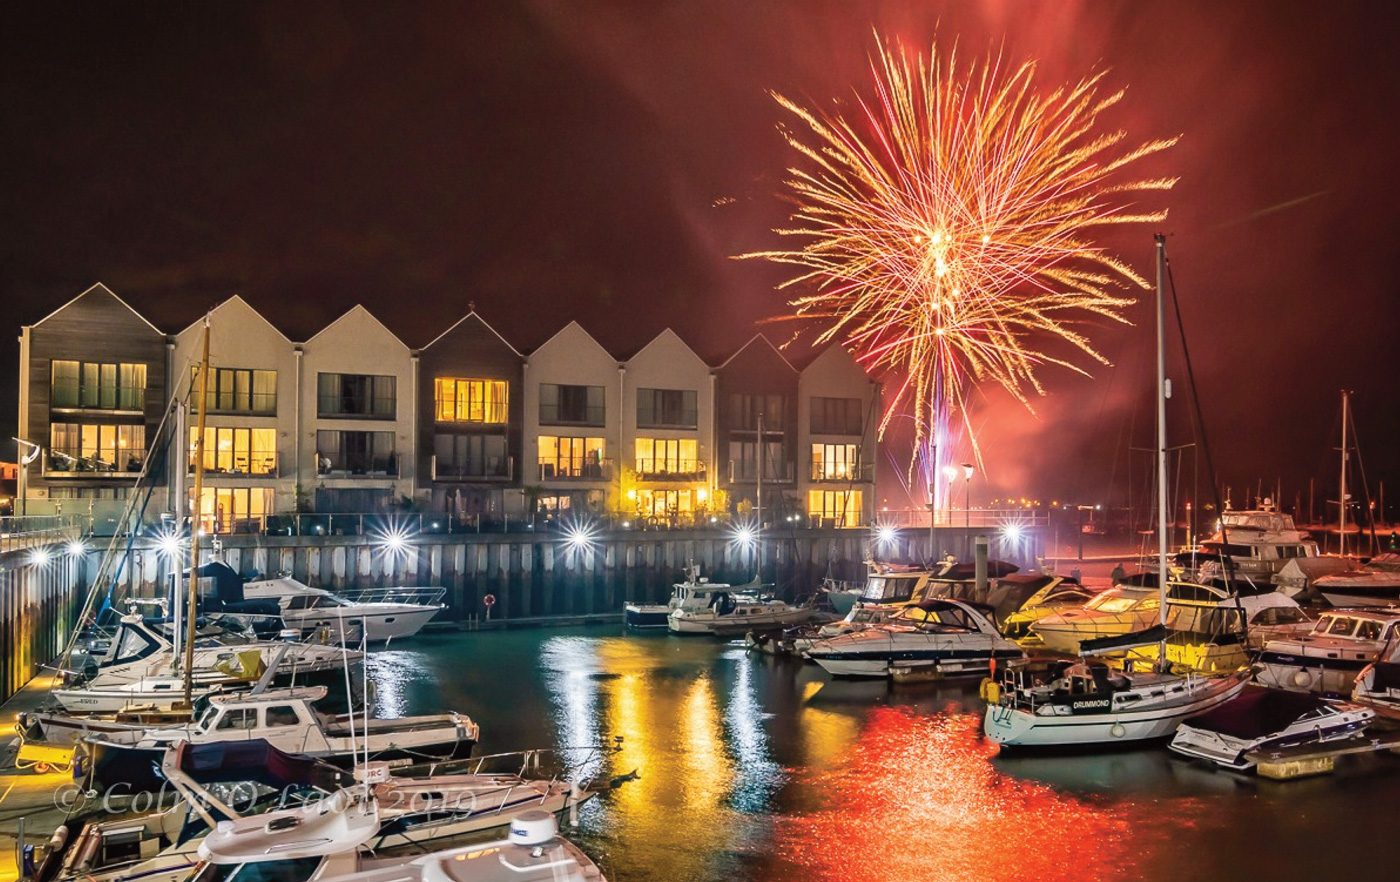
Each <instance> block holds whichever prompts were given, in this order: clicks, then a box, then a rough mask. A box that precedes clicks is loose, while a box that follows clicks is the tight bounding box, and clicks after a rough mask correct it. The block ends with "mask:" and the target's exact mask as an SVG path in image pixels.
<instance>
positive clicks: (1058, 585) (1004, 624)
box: [997, 576, 1097, 645]
mask: <svg viewBox="0 0 1400 882" xmlns="http://www.w3.org/2000/svg"><path fill="white" fill-rule="evenodd" d="M1021 578H1023V579H1026V580H1033V581H1031V582H1030V584H1031V585H1032V586H1036V590H1035V591H1034V592H1033V593H1031V594H1030V596H1029V597H1026V598H1025V599H1024V600H1023V601H1022V602H1021V604H1020V605H1019V606H1018V607H1016V608H1015V609H1014V610H1012V611H1011V612H1010V613H1008V614H1006V615H1002V616H997V621H999V622H1001V632H1002V633H1003V634H1005V635H1006V636H1007V637H1010V638H1011V639H1012V640H1016V641H1020V642H1021V643H1022V644H1023V645H1034V644H1039V643H1042V642H1043V641H1042V640H1041V638H1040V637H1039V635H1037V634H1034V633H1033V632H1032V631H1031V626H1032V625H1034V624H1036V623H1037V622H1039V621H1040V620H1042V619H1045V618H1048V617H1049V616H1054V615H1061V614H1063V613H1067V612H1071V611H1073V610H1077V609H1082V608H1083V607H1084V605H1085V604H1087V603H1088V602H1089V601H1091V600H1093V599H1094V596H1095V594H1096V593H1097V592H1095V591H1091V590H1090V589H1088V588H1085V587H1084V586H1083V585H1081V584H1079V583H1078V582H1076V581H1075V580H1073V579H1068V578H1062V577H1060V576H1023V577H1021ZM1003 581H1004V580H1003Z"/></svg>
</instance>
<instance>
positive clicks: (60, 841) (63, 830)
mask: <svg viewBox="0 0 1400 882" xmlns="http://www.w3.org/2000/svg"><path fill="white" fill-rule="evenodd" d="M67 844H68V828H67V827H66V826H64V825H62V824H60V825H59V827H58V829H57V830H55V831H53V835H52V836H50V837H49V844H48V846H47V847H46V851H47V852H48V853H49V854H56V853H58V852H60V851H62V850H63V846H65V845H67Z"/></svg>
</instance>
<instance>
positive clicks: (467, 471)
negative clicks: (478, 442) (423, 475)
mask: <svg viewBox="0 0 1400 882" xmlns="http://www.w3.org/2000/svg"><path fill="white" fill-rule="evenodd" d="M514 477H515V457H513V456H491V457H482V458H479V459H468V460H465V461H454V460H445V459H439V458H438V457H437V455H436V454H434V456H433V459H432V479H433V480H434V481H491V482H496V481H510V480H511V479H513V478H514Z"/></svg>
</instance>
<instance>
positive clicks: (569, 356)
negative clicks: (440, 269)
mask: <svg viewBox="0 0 1400 882" xmlns="http://www.w3.org/2000/svg"><path fill="white" fill-rule="evenodd" d="M208 327H209V363H210V369H209V373H208V376H207V383H208V388H207V390H206V392H205V398H204V405H205V406H204V414H205V427H204V436H203V438H204V463H203V465H204V467H203V480H204V489H203V495H202V497H201V499H200V500H199V503H198V510H199V511H200V512H201V515H202V518H203V520H204V521H205V522H206V523H209V524H212V525H213V526H214V528H215V529H216V530H218V531H220V532H230V531H242V530H258V529H261V528H263V527H265V526H267V518H268V517H269V516H272V515H283V514H289V513H292V512H296V511H314V512H317V513H341V512H376V511H385V510H391V509H397V508H401V507H411V508H416V509H418V510H422V511H429V512H441V513H445V514H448V515H451V516H453V517H454V518H456V519H458V520H459V521H460V522H467V523H482V524H486V523H490V522H491V521H494V520H503V519H505V518H508V517H509V518H514V517H516V516H519V515H521V514H524V513H527V512H535V513H538V514H545V515H554V516H560V517H562V516H565V515H574V514H582V513H592V514H604V513H606V514H610V515H613V516H615V517H619V518H620V519H623V520H628V521H632V520H635V521H637V522H640V523H666V524H684V523H692V522H696V521H699V520H703V519H704V518H706V517H708V516H709V515H711V514H717V513H726V512H735V511H740V512H751V511H753V510H754V509H756V508H759V507H760V506H761V508H762V511H763V513H764V520H765V521H768V522H770V523H771V522H774V521H776V520H779V519H792V520H802V521H805V522H808V523H814V524H827V525H836V526H854V525H858V524H868V523H869V522H870V519H871V517H872V515H873V507H874V500H875V493H874V486H875V469H874V464H875V461H876V458H875V455H874V451H875V447H876V435H875V426H876V423H877V414H878V413H879V388H878V385H877V384H876V383H874V382H872V381H871V380H870V378H869V377H868V376H866V374H865V372H864V371H863V370H862V369H861V368H860V366H859V365H858V364H857V363H856V362H855V360H854V359H853V358H852V357H851V355H850V354H849V353H847V352H846V351H845V350H843V349H842V348H841V347H839V346H831V347H828V348H826V349H825V350H822V351H821V352H818V353H815V354H809V355H810V361H808V362H807V363H806V364H805V365H803V366H802V367H801V368H800V369H799V367H798V366H796V365H794V364H793V362H792V361H791V360H789V358H787V357H786V356H785V355H784V354H783V353H782V352H780V351H779V350H778V349H777V348H776V347H775V346H774V345H773V344H772V342H771V341H769V340H768V339H767V338H766V337H764V336H763V335H761V334H760V335H757V336H755V337H753V338H752V339H751V340H749V341H748V342H747V343H746V344H745V345H744V346H743V347H741V348H740V349H739V351H738V352H735V353H734V354H733V355H732V356H730V357H729V358H727V359H725V360H724V361H723V362H722V363H720V364H718V365H713V366H712V365H710V364H708V363H707V362H706V361H705V360H704V359H702V358H701V357H700V356H699V355H697V354H696V352H695V351H694V350H693V349H692V348H691V347H690V346H688V345H687V344H686V342H685V341H684V340H682V339H681V337H680V336H679V335H677V334H676V333H675V332H674V331H671V330H665V331H663V332H661V333H660V334H658V335H657V336H656V337H655V338H654V339H652V340H650V341H649V342H647V343H646V345H644V346H643V347H642V348H641V349H640V350H639V351H637V352H636V353H635V354H633V355H631V356H630V357H627V358H623V359H620V358H618V356H617V355H616V354H615V353H610V352H609V351H607V350H606V349H605V348H604V347H603V346H602V345H600V344H599V343H598V341H597V340H596V339H594V338H593V337H592V336H591V335H590V334H589V333H588V332H587V331H586V330H585V329H584V328H583V327H582V326H581V325H580V324H578V323H577V322H573V321H571V322H569V323H567V324H566V325H565V326H564V327H563V328H561V329H560V330H559V331H557V332H556V333H555V334H554V335H553V336H552V337H550V338H549V339H548V340H546V341H545V342H544V343H543V344H541V345H539V346H538V347H536V348H535V349H533V350H532V351H529V352H522V351H521V350H520V349H519V348H517V347H516V346H515V345H513V344H512V343H511V342H509V341H507V340H506V339H505V338H504V337H502V336H501V335H500V334H499V333H497V332H496V330H495V329H494V328H492V327H491V326H490V325H489V324H488V323H487V322H486V321H485V320H484V319H483V318H482V317H481V316H480V315H478V314H477V312H476V310H475V308H474V307H473V308H472V309H471V311H470V312H469V313H468V314H467V315H466V316H464V317H463V318H462V319H461V320H459V321H458V322H456V323H455V324H453V325H452V326H451V327H450V328H448V329H447V330H445V331H443V332H442V333H441V334H440V335H438V336H437V337H436V338H434V339H433V340H432V341H431V342H429V343H428V344H427V345H426V346H424V347H423V348H422V349H418V350H413V349H410V348H409V346H408V345H407V344H405V343H404V341H402V340H401V339H399V338H398V337H397V336H396V335H395V334H394V333H393V332H392V331H390V330H389V328H387V327H386V326H385V325H384V324H383V323H381V322H380V321H379V320H378V319H376V318H375V317H374V316H373V315H372V314H371V313H370V312H369V311H368V310H367V309H365V308H364V307H362V306H356V307H354V308H353V309H351V310H349V311H348V312H346V313H345V314H344V315H342V316H341V317H339V318H338V319H336V320H335V321H334V322H332V323H331V324H330V325H328V326H326V327H325V328H323V329H322V330H321V331H320V332H318V333H317V334H315V335H314V336H312V337H311V338H310V339H308V340H306V341H305V342H303V343H296V342H294V341H292V340H290V339H289V338H288V337H287V336H286V335H284V334H283V333H282V332H281V331H279V330H278V329H277V328H276V327H274V326H273V325H272V324H271V323H270V322H268V321H267V320H266V319H265V318H264V317H263V316H262V315H261V314H259V313H258V312H257V310H255V309H253V308H252V307H251V306H250V305H249V304H248V303H247V302H246V301H244V300H243V299H242V298H240V297H233V298H230V299H229V300H227V301H225V302H223V303H222V304H220V305H219V306H218V307H216V308H215V309H214V310H212V311H211V312H210V313H209V315H208ZM204 329H205V320H204V319H200V320H198V321H195V322H193V323H191V324H190V325H189V326H187V327H185V328H184V329H183V330H181V331H179V332H178V333H175V334H171V335H167V334H165V333H164V332H162V331H160V330H159V329H157V328H155V327H154V326H153V325H152V324H151V323H150V322H148V321H147V320H146V319H144V318H143V317H141V316H140V315H139V314H138V313H136V312H135V311H134V310H133V309H132V308H131V307H130V306H128V305H127V304H126V303H125V302H123V301H122V300H121V299H120V298H118V297H117V296H116V295H115V294H113V293H112V292H111V291H109V290H108V289H107V288H105V287H103V286H101V285H95V286H93V287H92V288H91V289H89V290H88V291H85V292H84V293H83V294H81V295H79V296H78V297H77V298H75V299H74V300H72V301H70V302H69V303H68V304H65V305H64V306H63V307H62V308H60V309H59V310H56V311H55V312H54V313H53V314H51V315H49V316H47V317H45V318H44V319H43V320H41V321H40V322H38V323H36V324H34V325H31V326H27V327H25V328H23V329H22V331H21V364H20V380H21V389H20V426H21V431H22V432H23V433H24V438H25V443H26V444H33V445H37V446H38V447H40V448H42V451H43V456H42V457H40V458H39V460H38V463H37V464H36V465H35V466H31V469H32V471H31V473H30V474H29V482H28V486H29V493H28V497H29V499H30V500H31V501H36V500H49V501H51V502H56V501H58V500H63V499H83V498H87V499H104V498H105V499H110V500H113V501H114V502H115V500H118V499H121V498H124V497H125V495H126V493H127V491H128V490H129V489H130V488H131V487H132V486H133V484H134V482H135V479H136V477H137V476H138V475H139V474H140V473H141V471H142V470H143V469H144V468H145V467H146V463H147V461H148V459H150V458H151V457H154V456H156V455H159V456H161V457H162V462H161V463H160V464H159V465H158V467H155V471H156V472H157V473H158V475H159V477H160V479H161V481H162V482H163V483H165V484H166V485H167V489H166V493H165V494H164V497H165V505H166V507H167V509H168V510H171V511H173V510H174V509H175V508H176V507H180V508H182V510H185V511H188V508H187V506H188V505H190V503H191V502H192V487H191V486H190V474H191V471H192V469H193V466H194V456H195V454H194V450H195V447H196V441H197V440H198V427H197V424H196V420H195V415H196V413H197V411H198V408H197V407H195V406H194V404H195V398H196V397H197V394H198V388H197V375H196V372H195V368H196V367H197V365H198V364H199V361H200V356H201V352H202V344H203V339H204ZM168 401H175V402H179V403H180V406H177V407H175V408H173V409H172V414H173V416H172V420H173V423H172V425H174V428H173V429H172V430H171V431H170V434H171V435H172V436H178V437H179V438H180V441H179V443H178V444H173V445H171V444H164V445H160V449H159V450H157V449H156V448H157V445H156V443H155V442H156V434H157V427H158V426H159V425H160V424H161V419H162V416H163V415H164V414H165V412H166V409H167V402H168ZM171 447H174V448H177V450H176V452H174V453H173V454H171V453H170V451H169V450H168V448H171ZM182 447H184V448H187V449H185V450H178V448H182Z"/></svg>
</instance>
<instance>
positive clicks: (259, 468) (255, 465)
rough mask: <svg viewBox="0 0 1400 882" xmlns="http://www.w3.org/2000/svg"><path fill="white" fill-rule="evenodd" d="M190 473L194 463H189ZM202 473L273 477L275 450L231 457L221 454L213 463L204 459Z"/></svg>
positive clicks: (255, 451)
mask: <svg viewBox="0 0 1400 882" xmlns="http://www.w3.org/2000/svg"><path fill="white" fill-rule="evenodd" d="M189 472H190V474H194V463H193V462H191V463H190V468H189ZM204 474H205V475H206V476H209V477H213V476H216V475H226V476H230V477H240V478H243V477H252V478H275V477H277V453H276V451H271V450H269V451H261V450H254V451H251V452H250V453H248V454H238V455H236V456H233V457H228V456H221V457H219V458H218V460H216V461H215V462H214V463H209V462H207V461H206V464H205V466H204Z"/></svg>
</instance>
